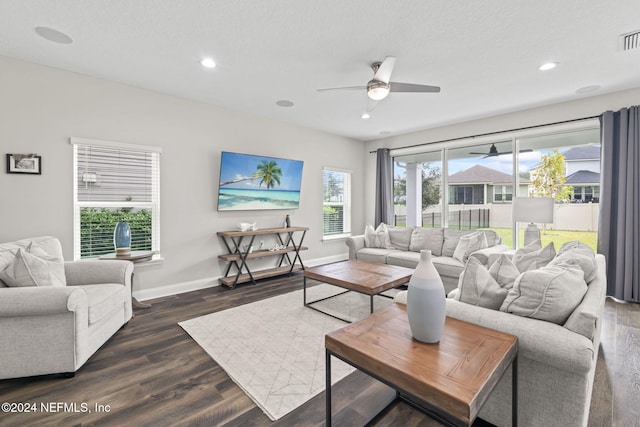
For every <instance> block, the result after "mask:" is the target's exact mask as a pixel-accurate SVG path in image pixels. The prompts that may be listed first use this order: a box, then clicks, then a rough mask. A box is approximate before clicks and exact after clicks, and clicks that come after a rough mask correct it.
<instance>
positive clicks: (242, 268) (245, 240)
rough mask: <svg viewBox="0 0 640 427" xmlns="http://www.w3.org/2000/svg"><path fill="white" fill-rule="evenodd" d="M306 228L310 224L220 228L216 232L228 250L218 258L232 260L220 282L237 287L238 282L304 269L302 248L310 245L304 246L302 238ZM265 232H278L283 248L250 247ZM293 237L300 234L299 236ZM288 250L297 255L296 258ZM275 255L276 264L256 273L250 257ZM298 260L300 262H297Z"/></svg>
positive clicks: (278, 238)
mask: <svg viewBox="0 0 640 427" xmlns="http://www.w3.org/2000/svg"><path fill="white" fill-rule="evenodd" d="M307 230H309V228H307V227H278V228H263V229H258V230H247V231H239V230H232V231H219V232H218V233H217V234H218V236H219V237H220V238H221V239H222V242H223V243H224V246H225V247H226V249H227V253H226V254H223V255H219V256H218V258H219V259H221V260H223V261H226V262H228V263H229V264H228V265H227V270H226V272H225V274H224V277H221V278H220V279H219V281H220V283H221V284H223V285H225V286H229V287H230V288H234V287H235V286H236V285H237V284H238V283H248V282H251V283H253V284H254V285H255V284H256V280H259V279H265V278H268V277H275V276H281V275H285V274H291V273H293V272H294V271H298V270H304V265H303V264H302V259H301V258H300V251H306V250H307V249H309V248H307V247H305V246H302V241H303V240H304V237H305V235H306V233H307ZM295 233H299V235H298V236H295ZM300 233H301V234H300ZM264 235H273V236H275V237H276V241H277V244H278V246H280V247H282V249H276V250H266V249H264V250H252V249H251V248H252V247H253V246H254V240H255V238H256V236H264ZM283 236H284V238H283ZM294 237H298V239H297V240H296V239H295V238H294ZM289 254H293V255H294V256H293V260H292V259H291V257H290V256H289ZM272 256H275V257H278V261H277V266H276V267H274V268H268V269H265V270H260V271H256V272H255V273H254V272H252V271H251V269H250V268H249V265H248V263H247V261H248V260H252V259H259V258H265V257H272ZM296 262H297V263H298V264H297V265H296ZM232 268H235V273H232V272H231V269H232ZM230 273H231V274H230Z"/></svg>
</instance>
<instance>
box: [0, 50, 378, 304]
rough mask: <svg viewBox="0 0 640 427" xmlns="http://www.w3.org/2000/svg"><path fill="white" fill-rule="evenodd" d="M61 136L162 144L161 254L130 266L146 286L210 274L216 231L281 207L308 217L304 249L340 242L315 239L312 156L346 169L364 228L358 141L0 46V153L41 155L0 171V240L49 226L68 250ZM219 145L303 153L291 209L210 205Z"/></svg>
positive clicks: (303, 221)
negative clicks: (58, 65)
mask: <svg viewBox="0 0 640 427" xmlns="http://www.w3.org/2000/svg"><path fill="white" fill-rule="evenodd" d="M72 136H75V137H83V138H93V139H102V140H109V141H118V142H126V143H133V144H145V145H153V146H159V147H162V149H163V154H162V158H161V204H162V206H161V242H162V255H163V257H164V262H163V263H161V264H158V265H154V266H148V267H144V268H138V269H137V270H136V273H137V274H136V282H135V286H136V288H137V289H138V290H141V289H142V290H146V291H147V296H149V295H153V292H150V291H149V290H150V289H152V288H158V287H163V286H167V285H173V284H176V283H192V284H193V283H198V285H202V284H203V283H206V282H209V284H213V283H216V280H215V279H217V278H218V277H219V276H220V275H221V274H223V273H224V270H223V268H224V264H222V263H219V262H218V258H217V257H218V255H219V254H222V253H224V250H223V247H222V244H221V242H220V241H219V239H218V237H217V236H216V231H220V230H228V229H234V228H235V227H236V224H237V223H238V222H240V221H251V222H253V221H254V220H255V221H257V222H258V226H259V227H263V228H264V227H273V226H279V225H280V224H281V220H282V216H283V215H284V214H285V213H289V214H290V215H291V217H292V220H293V223H294V225H303V226H308V227H310V231H309V232H308V234H307V237H306V239H305V246H308V247H309V250H308V251H306V252H304V253H303V260H318V259H325V258H330V257H334V256H336V255H344V254H347V248H346V245H345V244H344V241H343V240H338V241H334V242H325V243H323V242H322V241H321V237H322V191H321V189H322V167H323V166H333V167H338V168H341V169H348V170H352V171H353V181H352V186H353V192H352V195H353V215H352V217H353V229H354V230H360V229H364V222H363V215H364V198H363V193H364V191H363V189H364V184H363V179H362V177H363V175H364V162H365V159H366V157H367V156H366V155H365V153H366V151H365V144H364V143H363V142H359V141H355V140H351V139H347V138H342V137H337V136H334V135H329V134H325V133H322V132H318V131H314V130H309V129H304V128H301V127H297V126H293V125H289V124H284V123H278V122H274V121H271V120H267V119H263V118H260V117H257V116H251V115H247V114H242V113H237V112H233V111H230V110H226V109H222V108H217V107H213V106H209V105H206V104H201V103H196V102H191V101H187V100H184V99H180V98H176V97H172V96H168V95H164V94H160V93H156V92H151V91H146V90H142V89H138V88H134V87H130V86H126V85H121V84H117V83H114V82H109V81H105V80H101V79H97V78H92V77H88V76H84V75H80V74H75V73H70V72H67V71H62V70H58V69H53V68H49V67H44V66H40V65H36V64H32V63H27V62H22V61H18V60H14V59H11V58H7V57H1V56H0V146H1V147H2V150H0V151H1V152H0V154H1V155H2V157H3V158H4V156H5V154H6V153H36V154H39V155H41V156H42V175H41V176H24V175H16V174H6V173H4V172H2V173H0V194H1V195H2V202H1V203H0V224H1V225H0V242H5V241H11V240H16V239H21V238H27V237H32V236H38V235H54V236H57V237H58V238H59V239H60V240H61V242H62V246H63V250H64V256H65V258H66V259H72V257H73V247H72V246H73V216H72V213H73V187H72V184H73V182H72V181H73V179H72V164H73V158H72V146H71V145H70V144H69V137H72ZM221 151H235V152H243V153H250V154H259V155H266V156H274V157H284V158H291V159H298V160H303V161H304V168H303V181H302V190H301V203H300V209H298V210H291V211H254V212H234V213H230V212H217V210H216V204H217V199H216V197H217V192H216V190H217V185H218V174H219V162H220V152H221ZM335 153H340V155H339V156H337V155H335ZM2 162H3V163H4V159H2ZM2 167H3V168H4V167H5V166H4V165H3V166H2Z"/></svg>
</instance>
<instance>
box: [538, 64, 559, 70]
mask: <svg viewBox="0 0 640 427" xmlns="http://www.w3.org/2000/svg"><path fill="white" fill-rule="evenodd" d="M556 65H558V63H557V62H547V63H546V64H542V65H541V66H539V67H538V70H540V71H549V70H552V69H554V68H556Z"/></svg>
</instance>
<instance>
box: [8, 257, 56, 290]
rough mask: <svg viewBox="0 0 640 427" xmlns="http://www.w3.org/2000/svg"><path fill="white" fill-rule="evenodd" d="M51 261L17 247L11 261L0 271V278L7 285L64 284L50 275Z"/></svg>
mask: <svg viewBox="0 0 640 427" xmlns="http://www.w3.org/2000/svg"><path fill="white" fill-rule="evenodd" d="M52 262H53V261H48V260H45V259H42V258H39V257H37V256H35V255H31V254H30V253H28V252H26V251H25V250H23V249H18V251H17V252H16V257H15V258H14V259H13V261H12V262H11V263H10V264H9V265H7V267H6V268H5V269H4V270H2V271H1V272H0V279H2V281H3V282H5V283H6V284H7V286H9V287H29V286H64V285H63V284H61V283H59V281H57V280H55V279H54V278H53V277H52V275H51V269H50V264H51V263H52Z"/></svg>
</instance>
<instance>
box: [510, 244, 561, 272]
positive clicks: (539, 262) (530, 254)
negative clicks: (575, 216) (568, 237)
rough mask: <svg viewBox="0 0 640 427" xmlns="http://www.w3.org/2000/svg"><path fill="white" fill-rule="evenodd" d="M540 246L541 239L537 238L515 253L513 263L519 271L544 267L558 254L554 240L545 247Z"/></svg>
mask: <svg viewBox="0 0 640 427" xmlns="http://www.w3.org/2000/svg"><path fill="white" fill-rule="evenodd" d="M540 246H541V245H540V241H539V240H537V241H535V242H533V243H531V244H529V245H527V246H525V247H524V248H522V249H518V250H517V251H516V253H515V254H514V255H513V263H514V264H515V266H516V267H517V268H518V271H520V272H521V273H524V272H525V271H527V270H535V269H538V268H541V267H544V266H545V265H547V264H549V262H550V261H551V260H552V259H553V257H555V256H556V249H555V247H554V246H553V242H551V243H549V244H548V245H547V246H545V247H544V248H542V247H540Z"/></svg>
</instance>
